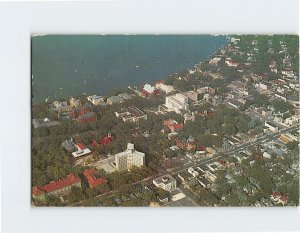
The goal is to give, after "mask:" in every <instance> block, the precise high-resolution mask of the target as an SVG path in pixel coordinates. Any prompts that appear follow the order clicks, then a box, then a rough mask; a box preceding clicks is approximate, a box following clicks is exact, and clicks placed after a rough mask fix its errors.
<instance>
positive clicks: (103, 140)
mask: <svg viewBox="0 0 300 233" xmlns="http://www.w3.org/2000/svg"><path fill="white" fill-rule="evenodd" d="M112 141H113V137H112V136H111V134H110V133H109V134H107V136H105V137H103V138H101V139H100V141H99V144H101V145H108V144H110V143H111V142H112Z"/></svg>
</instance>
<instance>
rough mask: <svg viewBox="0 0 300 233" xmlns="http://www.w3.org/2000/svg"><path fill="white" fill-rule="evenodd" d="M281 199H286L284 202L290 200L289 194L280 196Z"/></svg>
mask: <svg viewBox="0 0 300 233" xmlns="http://www.w3.org/2000/svg"><path fill="white" fill-rule="evenodd" d="M280 200H281V201H284V202H287V201H288V200H289V196H287V195H283V196H281V197H280Z"/></svg>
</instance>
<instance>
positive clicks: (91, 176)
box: [83, 168, 108, 188]
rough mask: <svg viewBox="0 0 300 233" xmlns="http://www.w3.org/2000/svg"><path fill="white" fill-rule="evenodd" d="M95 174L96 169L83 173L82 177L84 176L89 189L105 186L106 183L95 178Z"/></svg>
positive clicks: (102, 179)
mask: <svg viewBox="0 0 300 233" xmlns="http://www.w3.org/2000/svg"><path fill="white" fill-rule="evenodd" d="M96 172H97V169H96V168H92V169H87V170H85V171H84V172H83V175H84V176H85V178H86V180H87V182H88V185H89V187H90V188H94V187H96V186H99V185H102V184H106V183H107V182H108V181H107V179H105V178H96V177H95V173H96Z"/></svg>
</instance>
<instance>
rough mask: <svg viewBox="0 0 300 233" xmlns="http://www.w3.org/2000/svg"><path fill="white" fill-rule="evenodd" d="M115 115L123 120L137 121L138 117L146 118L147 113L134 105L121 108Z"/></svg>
mask: <svg viewBox="0 0 300 233" xmlns="http://www.w3.org/2000/svg"><path fill="white" fill-rule="evenodd" d="M115 115H116V117H118V118H121V119H122V120H123V121H124V122H126V121H129V122H138V121H139V120H140V119H144V120H147V115H146V113H144V112H143V111H142V110H140V109H139V108H137V107H135V106H131V107H128V108H122V109H121V110H120V111H118V112H115Z"/></svg>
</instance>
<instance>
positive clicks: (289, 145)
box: [286, 141, 299, 150]
mask: <svg viewBox="0 0 300 233" xmlns="http://www.w3.org/2000/svg"><path fill="white" fill-rule="evenodd" d="M298 144H299V142H297V141H291V142H288V143H287V144H286V147H287V149H288V150H294V149H295V148H297V147H298Z"/></svg>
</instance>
